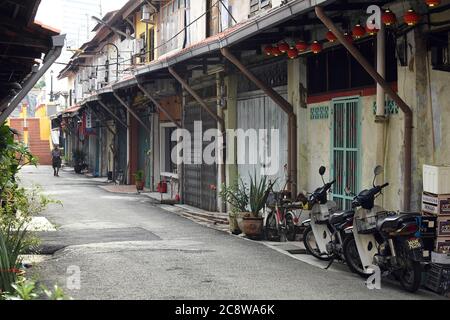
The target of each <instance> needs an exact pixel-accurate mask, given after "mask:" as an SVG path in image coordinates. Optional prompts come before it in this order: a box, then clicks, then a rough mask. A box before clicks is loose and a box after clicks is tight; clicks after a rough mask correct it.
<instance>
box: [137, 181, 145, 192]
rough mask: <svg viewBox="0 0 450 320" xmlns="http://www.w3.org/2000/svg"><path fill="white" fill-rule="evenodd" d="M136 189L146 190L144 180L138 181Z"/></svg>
mask: <svg viewBox="0 0 450 320" xmlns="http://www.w3.org/2000/svg"><path fill="white" fill-rule="evenodd" d="M136 189H137V190H138V191H142V190H144V181H136Z"/></svg>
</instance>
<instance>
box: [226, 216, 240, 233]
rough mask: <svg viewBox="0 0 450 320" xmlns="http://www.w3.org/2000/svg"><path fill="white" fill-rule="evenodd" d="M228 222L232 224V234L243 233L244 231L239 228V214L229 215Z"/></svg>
mask: <svg viewBox="0 0 450 320" xmlns="http://www.w3.org/2000/svg"><path fill="white" fill-rule="evenodd" d="M228 223H229V226H230V232H231V233H232V234H241V233H242V231H241V229H240V228H239V224H238V220H237V214H233V213H230V214H229V216H228Z"/></svg>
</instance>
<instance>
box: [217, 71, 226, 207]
mask: <svg viewBox="0 0 450 320" xmlns="http://www.w3.org/2000/svg"><path fill="white" fill-rule="evenodd" d="M222 83H223V78H222V75H221V74H220V73H216V94H217V113H218V114H219V118H220V119H223V118H224V114H223V107H222V98H223V96H222V94H223V93H222ZM223 122H224V121H223ZM218 129H219V132H220V134H221V135H222V141H221V142H222V145H219V148H221V147H223V149H222V150H220V151H219V156H220V157H221V159H220V161H219V164H218V166H219V174H220V177H219V182H220V185H219V186H218V187H217V194H218V195H219V194H220V192H221V191H222V186H224V185H225V184H226V170H225V154H226V153H225V150H226V148H225V146H226V134H225V127H224V126H222V124H220V123H219V124H218ZM217 200H218V201H217V203H218V207H219V211H220V213H223V212H226V211H227V209H226V203H225V202H224V201H222V198H221V197H219V196H218V199H217Z"/></svg>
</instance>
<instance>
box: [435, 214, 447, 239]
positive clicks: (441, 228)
mask: <svg viewBox="0 0 450 320" xmlns="http://www.w3.org/2000/svg"><path fill="white" fill-rule="evenodd" d="M437 236H438V237H450V216H449V217H447V216H438V218H437Z"/></svg>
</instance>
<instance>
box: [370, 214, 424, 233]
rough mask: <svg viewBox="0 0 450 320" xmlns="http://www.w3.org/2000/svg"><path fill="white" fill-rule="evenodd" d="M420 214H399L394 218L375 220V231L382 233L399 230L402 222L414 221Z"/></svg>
mask: <svg viewBox="0 0 450 320" xmlns="http://www.w3.org/2000/svg"><path fill="white" fill-rule="evenodd" d="M419 215H420V213H412V212H410V213H400V214H399V215H395V216H387V217H383V218H380V219H378V220H377V230H378V231H383V232H392V231H395V230H397V229H399V228H400V225H401V224H402V223H403V222H410V221H416V218H417V216H419Z"/></svg>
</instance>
